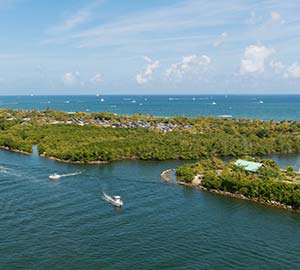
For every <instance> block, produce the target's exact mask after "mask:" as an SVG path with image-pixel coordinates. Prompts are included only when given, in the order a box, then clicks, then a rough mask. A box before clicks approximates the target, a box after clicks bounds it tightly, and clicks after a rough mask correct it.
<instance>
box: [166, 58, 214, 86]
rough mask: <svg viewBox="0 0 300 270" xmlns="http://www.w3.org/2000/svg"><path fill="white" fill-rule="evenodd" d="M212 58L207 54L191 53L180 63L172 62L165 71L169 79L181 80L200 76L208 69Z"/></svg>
mask: <svg viewBox="0 0 300 270" xmlns="http://www.w3.org/2000/svg"><path fill="white" fill-rule="evenodd" d="M210 63H211V59H210V58H209V57H208V56H206V55H200V56H197V55H190V56H184V57H182V60H181V61H180V62H178V63H175V64H172V65H171V66H170V68H168V69H167V70H166V72H165V75H166V77H167V78H169V79H174V80H176V81H181V80H183V79H191V78H194V77H195V76H200V75H201V74H203V73H205V72H206V71H207V70H208V67H209V65H210Z"/></svg>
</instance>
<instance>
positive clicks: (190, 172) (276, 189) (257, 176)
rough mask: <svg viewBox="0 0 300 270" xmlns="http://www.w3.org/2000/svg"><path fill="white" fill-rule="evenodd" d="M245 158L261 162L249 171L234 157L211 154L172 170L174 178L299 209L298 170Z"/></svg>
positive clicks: (217, 191) (207, 188)
mask: <svg viewBox="0 0 300 270" xmlns="http://www.w3.org/2000/svg"><path fill="white" fill-rule="evenodd" d="M246 159H248V160H250V161H255V162H260V163H261V164H262V166H261V167H260V168H259V169H258V170H257V172H251V171H247V170H246V169H245V168H244V167H242V166H237V165H236V163H235V161H231V162H227V163H226V162H223V161H222V160H220V159H218V158H211V159H202V160H200V161H199V162H197V163H192V164H186V165H183V166H180V167H178V168H177V169H176V174H177V177H178V181H184V182H185V183H187V184H188V185H191V186H194V187H197V186H198V187H200V188H202V189H205V190H208V191H213V192H216V193H221V194H226V195H230V194H231V195H235V197H239V198H247V199H253V200H255V201H259V202H263V203H267V204H272V205H275V206H280V207H281V206H289V207H291V208H293V209H300V174H299V173H296V172H295V171H294V168H293V167H292V166H289V167H288V168H287V169H286V170H282V169H280V168H279V167H278V165H277V164H276V163H275V162H274V161H273V160H270V159H267V160H260V159H259V158H255V159H254V158H249V157H247V158H246Z"/></svg>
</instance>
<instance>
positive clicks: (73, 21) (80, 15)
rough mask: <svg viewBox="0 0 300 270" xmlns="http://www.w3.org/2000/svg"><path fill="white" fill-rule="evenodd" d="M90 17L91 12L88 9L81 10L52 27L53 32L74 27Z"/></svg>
mask: <svg viewBox="0 0 300 270" xmlns="http://www.w3.org/2000/svg"><path fill="white" fill-rule="evenodd" d="M89 17H90V12H89V11H87V10H79V11H78V12H77V13H75V14H73V15H72V16H71V17H69V18H68V19H66V20H65V21H64V22H63V23H62V24H60V25H57V26H55V27H53V28H52V29H50V31H51V32H64V31H69V30H72V29H74V28H75V27H76V26H78V25H80V24H82V23H85V22H86V21H87V20H88V19H89Z"/></svg>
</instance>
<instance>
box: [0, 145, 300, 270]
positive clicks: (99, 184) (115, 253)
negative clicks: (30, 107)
mask: <svg viewBox="0 0 300 270" xmlns="http://www.w3.org/2000/svg"><path fill="white" fill-rule="evenodd" d="M0 161H1V164H0V194H1V197H0V254H1V255H0V257H1V259H0V269H297V268H299V265H300V257H299V250H300V235H299V226H300V215H299V214H297V213H292V212H289V211H285V210H282V209H276V208H272V207H269V206H265V205H260V204H257V203H253V202H248V201H243V200H238V199H234V198H227V197H223V196H218V195H214V194H210V193H206V192H203V191H199V190H192V189H189V188H185V187H181V186H175V185H171V184H167V183H164V182H162V181H161V179H160V177H159V175H160V172H161V171H162V170H164V169H167V168H172V167H175V166H176V165H178V164H180V162H176V161H166V162H150V161H149V162H145V161H144V162H143V161H126V162H115V163H111V164H104V165H74V164H64V163H57V162H54V161H51V160H47V159H43V158H39V157H37V156H27V155H21V154H17V153H10V152H7V151H3V150H2V151H0ZM289 164H296V165H298V166H299V158H298V157H294V158H290V159H289ZM75 171H82V174H80V175H76V176H70V177H65V178H61V179H60V180H59V181H50V180H48V175H49V174H51V173H53V172H57V173H72V172H75ZM102 191H106V192H107V193H108V194H120V195H121V196H122V197H123V200H124V203H125V205H124V207H123V209H116V208H115V207H113V206H112V205H110V204H108V203H107V202H105V201H103V200H101V197H100V195H101V192H102Z"/></svg>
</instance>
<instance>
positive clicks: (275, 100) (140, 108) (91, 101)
mask: <svg viewBox="0 0 300 270" xmlns="http://www.w3.org/2000/svg"><path fill="white" fill-rule="evenodd" d="M0 108H10V109H26V110H31V109H38V110H45V109H47V108H50V109H54V110H62V111H66V112H76V111H85V112H100V111H107V112H113V113H117V114H136V113H141V114H151V115H155V116H166V117H170V116H177V115H181V116H193V117H196V116H201V115H205V116H229V117H230V116H231V117H238V118H257V119H263V120H272V119H274V120H281V119H289V120H300V95H275V96H272V95H265V96H254V95H253V96H251V95H250V96H249V95H248V96H247V95H241V96H239V95H214V96H209V95H201V96H190V95H189V96H174V95H173V96H172V95H162V96H159V95H158V96H147V95H144V96H128V95H127V96H124V95H122V96H121V95H114V96H112V95H111V96H96V95H93V96H92V95H89V96H0Z"/></svg>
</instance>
